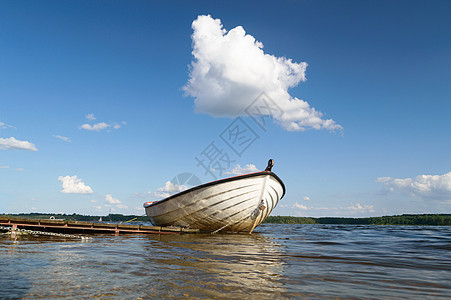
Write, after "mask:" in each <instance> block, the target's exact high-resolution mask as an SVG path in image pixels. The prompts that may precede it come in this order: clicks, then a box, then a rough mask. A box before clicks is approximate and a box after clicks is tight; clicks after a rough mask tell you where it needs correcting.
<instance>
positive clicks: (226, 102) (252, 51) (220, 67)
mask: <svg viewBox="0 0 451 300" xmlns="http://www.w3.org/2000/svg"><path fill="white" fill-rule="evenodd" d="M192 27H193V30H194V32H193V35H192V40H193V51H192V54H193V56H194V61H193V62H192V63H191V68H190V78H189V81H188V83H187V85H186V86H184V87H183V89H184V91H185V92H186V93H187V94H188V95H190V96H192V97H194V98H195V100H194V101H195V108H196V111H197V112H200V113H207V114H210V115H213V116H228V117H236V116H239V115H244V114H245V110H246V108H247V107H249V105H251V103H252V102H253V101H254V100H255V99H256V98H257V96H259V95H260V94H262V92H264V93H265V95H267V96H268V97H269V98H270V99H271V101H266V104H268V103H271V105H270V106H274V107H272V108H269V110H270V111H271V110H274V109H278V110H281V111H282V112H283V113H281V114H277V115H272V114H270V113H269V112H268V109H266V110H265V109H263V110H261V111H260V110H259V114H260V115H271V116H272V117H273V119H274V120H275V121H276V122H277V123H279V124H280V125H281V126H282V127H283V128H285V129H286V130H290V131H303V130H305V129H307V128H314V129H323V128H324V129H327V130H331V131H332V130H337V129H338V130H341V129H342V127H341V126H340V125H338V124H337V123H336V122H335V121H334V120H332V119H325V118H323V114H322V113H320V112H318V111H316V110H315V109H314V108H313V107H311V106H310V104H309V103H307V102H306V101H304V100H301V99H298V98H296V97H292V96H291V95H290V94H289V93H288V89H289V88H293V87H295V86H297V85H298V84H299V83H300V82H301V81H305V80H306V77H305V71H306V68H307V63H305V62H300V63H296V62H293V61H292V60H291V59H288V58H285V57H276V56H274V55H270V54H266V53H265V52H264V51H263V44H262V43H261V42H259V41H256V40H255V38H254V37H253V36H251V35H249V34H246V32H245V30H244V29H243V27H241V26H237V27H235V28H233V29H231V30H230V31H228V32H227V30H225V29H223V26H222V24H221V20H219V19H213V18H212V17H211V16H210V15H208V16H198V18H197V19H196V20H195V21H194V22H193V24H192ZM253 114H255V110H254V112H253Z"/></svg>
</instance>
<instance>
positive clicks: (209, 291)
mask: <svg viewBox="0 0 451 300" xmlns="http://www.w3.org/2000/svg"><path fill="white" fill-rule="evenodd" d="M148 239H149V241H150V243H149V244H148V245H147V246H145V248H146V251H145V252H146V253H148V254H147V255H146V256H145V257H144V259H145V261H146V263H145V264H146V266H147V267H148V269H146V270H145V271H144V270H141V271H138V272H143V273H142V274H146V276H149V273H154V275H155V277H153V280H156V282H154V284H155V285H154V286H159V287H160V288H161V286H165V289H174V291H177V292H181V291H184V292H182V294H181V295H183V293H186V294H188V295H191V296H193V295H195V296H196V297H207V298H222V297H224V295H227V297H228V298H241V297H243V296H244V295H252V296H254V297H256V298H257V299H262V298H267V297H269V296H270V295H271V297H277V295H279V296H281V295H282V294H283V293H284V292H286V291H285V290H284V289H283V284H282V282H280V281H279V279H280V277H281V276H282V274H283V269H284V262H283V261H282V260H281V255H280V251H281V250H282V249H281V248H282V247H281V246H280V245H279V244H277V243H275V242H274V240H272V239H270V238H268V237H265V236H262V235H260V234H258V233H255V234H253V235H236V234H234V235H211V234H197V235H181V236H175V235H171V236H160V237H155V236H148ZM173 253H177V255H173ZM153 266H159V267H158V268H155V267H153ZM162 266H164V267H162ZM162 273H165V274H162ZM157 274H158V276H157ZM165 275H167V276H165ZM156 295H158V291H156V290H152V289H150V290H149V295H148V296H149V297H154V296H156Z"/></svg>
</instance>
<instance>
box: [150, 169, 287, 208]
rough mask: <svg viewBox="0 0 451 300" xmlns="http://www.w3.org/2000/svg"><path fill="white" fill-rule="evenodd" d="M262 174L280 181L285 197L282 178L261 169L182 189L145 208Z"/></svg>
mask: <svg viewBox="0 0 451 300" xmlns="http://www.w3.org/2000/svg"><path fill="white" fill-rule="evenodd" d="M261 175H271V176H273V177H274V178H275V179H276V180H277V181H278V182H279V183H280V185H281V186H282V189H283V193H282V196H281V197H280V199H279V200H281V199H282V198H283V196H285V192H286V190H285V184H284V183H283V181H282V179H280V178H279V176H277V175H276V174H275V173H274V172H272V171H261V172H255V173H249V174H244V175H238V176H233V177H228V178H223V179H218V180H215V181H211V182H207V183H204V184H201V185H198V186H195V187H192V188H190V189H187V190H184V191H182V192H180V193H177V194H175V195H171V196H169V197H167V198H164V199H162V200H160V201H157V202H153V203H149V204H147V205H146V203H144V208H148V207H150V206H155V205H158V204H160V203H163V202H166V201H168V200H171V199H173V198H176V197H179V196H182V195H184V194H188V193H190V192H193V191H195V190H198V189H202V188H206V187H209V186H212V185H215V184H220V183H225V182H229V181H235V180H240V179H244V178H251V177H256V176H261Z"/></svg>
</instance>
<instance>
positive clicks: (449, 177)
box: [376, 172, 451, 201]
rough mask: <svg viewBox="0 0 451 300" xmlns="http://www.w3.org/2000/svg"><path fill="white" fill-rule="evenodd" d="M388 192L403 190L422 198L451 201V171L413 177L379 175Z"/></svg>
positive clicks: (377, 180) (378, 179)
mask: <svg viewBox="0 0 451 300" xmlns="http://www.w3.org/2000/svg"><path fill="white" fill-rule="evenodd" d="M376 182H378V183H382V184H383V185H384V186H385V188H386V189H387V190H388V192H393V191H401V192H404V193H407V194H409V195H411V196H417V197H419V198H422V199H433V200H444V201H451V172H448V173H446V174H443V175H418V176H416V177H413V178H393V177H378V178H377V179H376Z"/></svg>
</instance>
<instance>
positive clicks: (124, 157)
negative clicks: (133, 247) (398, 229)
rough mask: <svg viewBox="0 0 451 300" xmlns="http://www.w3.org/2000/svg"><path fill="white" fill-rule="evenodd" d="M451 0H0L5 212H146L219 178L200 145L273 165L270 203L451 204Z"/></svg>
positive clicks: (402, 207) (437, 208)
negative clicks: (230, 141)
mask: <svg viewBox="0 0 451 300" xmlns="http://www.w3.org/2000/svg"><path fill="white" fill-rule="evenodd" d="M450 12H451V3H450V2H449V1H433V2H429V1H377V2H375V1H280V2H279V3H277V4H275V3H273V2H264V1H263V2H258V4H257V3H256V2H230V1H229V2H223V3H210V2H209V1H195V2H193V3H191V4H188V3H185V2H175V1H165V2H163V1H158V2H157V1H155V2H150V1H72V2H70V1H38V2H36V1H14V2H13V1H1V2H0V213H2V212H6V213H19V212H32V211H36V212H53V213H57V212H64V213H81V214H107V213H108V212H110V211H111V212H115V213H124V214H129V213H133V214H143V213H144V210H143V208H142V204H143V203H144V202H145V201H149V200H153V199H158V197H161V196H163V195H165V194H167V193H171V192H174V191H176V190H177V189H178V188H180V187H179V186H177V185H174V184H172V185H171V184H168V183H167V182H168V181H171V180H172V179H173V178H174V177H176V176H177V175H179V174H181V173H186V172H187V173H192V174H194V175H195V176H197V177H198V178H199V179H200V180H201V181H202V182H208V181H211V180H213V179H214V178H213V176H212V175H211V174H208V173H206V171H205V169H203V168H202V166H199V165H198V163H197V161H196V157H197V158H202V157H203V155H204V154H205V153H206V152H208V151H206V150H207V149H210V150H211V149H212V148H211V147H212V145H214V146H215V147H216V149H217V150H222V152H221V155H226V156H227V157H228V158H229V161H228V162H224V161H222V163H223V165H222V166H223V167H228V169H227V168H225V169H224V170H223V171H222V172H219V171H220V170H218V168H216V169H214V168H213V169H214V170H215V172H212V173H213V174H214V175H215V176H216V177H227V176H230V175H232V174H236V173H239V172H245V171H252V170H256V169H259V170H262V169H264V168H265V166H266V162H267V160H268V159H269V158H273V159H274V160H275V162H276V164H275V167H274V169H273V170H274V172H275V173H276V174H278V175H279V176H280V177H281V178H282V179H283V181H284V182H285V184H286V187H287V194H286V196H285V198H284V199H283V200H282V201H281V202H280V203H279V206H278V207H277V208H276V209H275V211H274V212H273V213H272V214H273V215H295V216H355V217H360V216H378V215H392V214H403V213H450V211H451V209H450V208H451V173H450V171H451V155H450V153H451V142H450V141H451V139H450V130H451V124H450V122H449V116H450V112H451V105H450V96H451V85H450V84H449V81H450V78H451V71H450V70H451V40H450V38H449V37H450V36H451V21H450V18H449V14H450ZM207 15H210V16H211V17H207ZM199 16H204V17H200V18H199ZM195 20H199V22H198V23H197V24H198V27H196V28H197V29H195V28H194V27H192V24H193V21H195ZM215 20H216V21H215ZM215 26H216V27H215ZM218 26H219V27H218ZM220 26H222V27H220ZM238 26H241V27H242V28H243V29H242V30H241V31H240V29H239V28H240V27H238ZM218 28H219V29H218ZM221 28H222V30H223V31H222V33H221V31H220V29H221ZM213 29H214V30H216V31H214V30H213ZM195 30H197V31H196V32H197V33H199V34H198V35H197V38H195V36H196V35H195V34H194V33H195ZM212 32H216V33H217V32H220V33H219V36H218V35H215V36H214V35H213V33H212ZM244 32H245V34H244ZM210 34H211V35H212V36H209V35H210ZM205 36H206V40H205V39H204V38H205ZM252 38H253V39H254V40H252ZM211 39H215V41H218V43H219V44H218V45H220V46H218V47H215V46H214V44H213V43H212V42H210V40H211ZM260 43H261V44H262V45H263V46H262V47H259V45H260ZM193 47H197V49H198V52H197V57H195V56H193V53H192V52H193ZM259 59H261V60H259ZM302 62H305V63H306V64H307V65H308V66H307V65H305V66H306V69H305V68H303V65H302ZM205 65H209V66H210V70H214V72H213V71H211V72H208V73H205V74H203V73H202V70H203V69H202V68H203V66H205ZM273 69H274V70H279V71H274V73H271V72H273V71H271V70H273ZM280 70H282V71H280ZM248 72H249V73H248ZM277 72H278V73H277ZM248 74H250V75H249V76H247V75H248ZM254 76H255V78H254ZM256 78H257V79H258V78H260V79H258V80H257V79H256ZM274 78H277V80H276V81H277V82H275V81H274V82H273V81H272V79H274ZM193 79H195V82H196V84H194V83H193V84H190V80H193ZM215 88H219V90H220V91H221V93H218V92H217V91H218V90H216V89H215ZM262 92H264V93H266V95H267V96H268V97H269V100H268V98H266V100H265V101H267V102H268V101H271V103H276V104H277V107H279V108H281V109H282V114H281V115H280V116H275V115H274V116H272V117H273V120H271V119H270V118H269V117H266V118H265V120H266V121H267V123H266V124H267V127H266V128H264V130H263V129H262V128H260V127H259V126H258V124H257V123H255V122H254V120H253V119H252V118H251V117H249V116H247V115H246V113H245V112H243V111H242V109H243V108H244V107H248V106H249V105H251V104H252V103H254V102H253V101H254V100H255V99H257V97H258V96H259V95H261V93H262ZM195 99H196V100H195ZM301 100H302V101H301ZM195 101H196V102H195ZM313 108H314V110H312V109H313ZM240 112H241V113H240ZM318 112H321V113H322V114H318ZM237 118H238V119H237ZM315 120H316V121H315ZM326 120H331V122H332V123H330V122H329V123H327V122H326ZM233 122H240V124H241V126H247V127H246V128H248V129H249V131H248V134H250V135H248V138H251V140H250V141H251V142H252V143H249V144H245V145H244V146H246V147H244V146H241V148H240V149H235V150H238V151H237V152H238V153H239V154H237V153H236V152H234V151H233V149H231V148H230V147H229V146H228V145H227V144H226V143H225V141H224V139H223V138H224V136H225V135H224V134H223V135H221V134H222V133H223V132H227V130H228V129H231V128H232V127H233V124H235V125H236V124H237V123H233ZM96 124H97V125H96ZM243 124H245V125H243ZM231 126H232V127H231ZM212 143H213V144H212ZM208 147H210V148H208ZM244 148H245V149H244ZM243 149H244V150H243ZM224 164H226V165H227V166H226V165H224ZM237 165H239V167H238V166H237ZM180 184H182V183H180Z"/></svg>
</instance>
